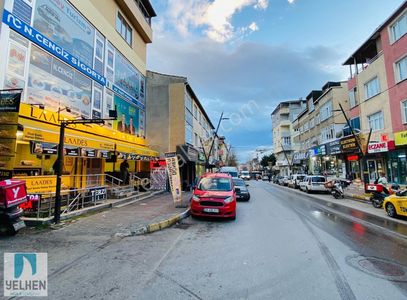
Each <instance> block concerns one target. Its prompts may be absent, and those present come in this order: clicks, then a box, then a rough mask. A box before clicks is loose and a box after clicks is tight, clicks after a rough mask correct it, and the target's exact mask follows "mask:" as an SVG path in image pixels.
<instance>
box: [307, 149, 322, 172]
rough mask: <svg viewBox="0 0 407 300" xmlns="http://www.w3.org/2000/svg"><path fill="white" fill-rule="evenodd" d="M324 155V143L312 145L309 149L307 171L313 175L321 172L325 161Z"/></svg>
mask: <svg viewBox="0 0 407 300" xmlns="http://www.w3.org/2000/svg"><path fill="white" fill-rule="evenodd" d="M325 155H326V147H325V145H320V146H316V147H313V148H311V149H310V150H309V156H310V160H309V173H310V174H313V175H318V174H322V173H323V171H324V170H325V161H324V159H323V157H324V156H325Z"/></svg>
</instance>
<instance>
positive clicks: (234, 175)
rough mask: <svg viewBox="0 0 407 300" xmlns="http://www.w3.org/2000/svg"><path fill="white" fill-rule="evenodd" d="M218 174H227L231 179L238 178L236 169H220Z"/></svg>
mask: <svg viewBox="0 0 407 300" xmlns="http://www.w3.org/2000/svg"><path fill="white" fill-rule="evenodd" d="M219 173H227V174H229V175H230V176H232V177H233V178H239V172H238V170H237V168H236V167H222V168H220V170H219Z"/></svg>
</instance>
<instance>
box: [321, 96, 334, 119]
mask: <svg viewBox="0 0 407 300" xmlns="http://www.w3.org/2000/svg"><path fill="white" fill-rule="evenodd" d="M332 109H333V108H332V101H331V100H330V101H328V102H327V103H325V104H324V105H322V106H321V109H320V111H319V113H320V121H321V122H322V121H325V120H326V119H328V118H330V117H331V116H332Z"/></svg>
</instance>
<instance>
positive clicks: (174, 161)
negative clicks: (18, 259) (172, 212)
mask: <svg viewBox="0 0 407 300" xmlns="http://www.w3.org/2000/svg"><path fill="white" fill-rule="evenodd" d="M165 162H166V163H167V174H168V179H169V182H170V188H171V193H172V198H173V200H174V203H175V205H178V204H181V202H182V196H181V178H180V173H179V166H178V157H177V153H176V152H168V153H165Z"/></svg>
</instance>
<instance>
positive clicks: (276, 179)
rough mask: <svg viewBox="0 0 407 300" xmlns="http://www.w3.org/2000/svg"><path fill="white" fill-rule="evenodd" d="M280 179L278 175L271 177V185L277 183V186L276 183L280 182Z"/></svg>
mask: <svg viewBox="0 0 407 300" xmlns="http://www.w3.org/2000/svg"><path fill="white" fill-rule="evenodd" d="M280 178H281V176H280V175H274V176H273V183H277V184H278V181H279V180H280Z"/></svg>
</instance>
